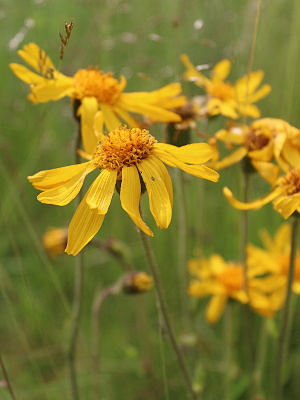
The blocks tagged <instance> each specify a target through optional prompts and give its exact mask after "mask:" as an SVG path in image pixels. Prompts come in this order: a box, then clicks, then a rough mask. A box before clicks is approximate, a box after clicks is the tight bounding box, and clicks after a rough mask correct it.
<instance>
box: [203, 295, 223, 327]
mask: <svg viewBox="0 0 300 400" xmlns="http://www.w3.org/2000/svg"><path fill="white" fill-rule="evenodd" d="M226 302H227V295H226V294H225V293H224V294H221V295H215V296H213V297H212V298H211V299H210V302H209V304H208V307H207V309H206V312H205V316H206V319H207V321H208V322H209V323H210V324H214V323H215V322H217V321H218V320H219V319H220V317H221V315H222V313H223V311H224V307H225V304H226Z"/></svg>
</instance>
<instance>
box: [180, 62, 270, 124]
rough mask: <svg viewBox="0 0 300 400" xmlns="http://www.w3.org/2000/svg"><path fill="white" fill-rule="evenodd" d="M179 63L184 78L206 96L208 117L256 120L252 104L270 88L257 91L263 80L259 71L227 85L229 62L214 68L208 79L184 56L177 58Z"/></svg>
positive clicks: (264, 87) (257, 111) (257, 110)
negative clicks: (182, 68) (182, 65)
mask: <svg viewBox="0 0 300 400" xmlns="http://www.w3.org/2000/svg"><path fill="white" fill-rule="evenodd" d="M181 61H182V62H183V64H184V66H185V67H186V71H185V73H184V78H185V79H186V80H189V81H192V82H194V83H195V85H197V86H199V87H200V88H202V89H203V90H204V91H205V92H206V94H207V105H206V108H207V111H206V114H207V115H208V116H214V115H218V114H221V115H224V116H226V117H229V118H232V119H237V118H239V117H240V116H241V115H245V116H248V117H252V118H259V116H260V111H259V109H258V108H257V107H256V106H255V105H254V104H253V103H255V102H257V101H258V100H260V99H262V98H263V97H265V96H267V95H268V94H269V93H270V91H271V86H270V85H263V86H261V87H260V88H259V85H260V84H261V82H262V80H263V77H264V73H263V71H255V72H251V73H250V74H248V75H245V76H243V77H242V78H240V79H239V80H237V81H236V82H235V83H234V84H231V83H230V82H227V81H225V79H226V78H227V76H228V75H229V72H230V70H231V62H230V61H229V60H227V59H224V60H222V61H220V62H219V63H218V64H216V65H215V67H214V68H213V70H212V76H211V79H209V78H207V77H206V76H205V75H203V74H202V73H201V72H199V71H198V70H197V68H196V67H194V65H193V64H192V63H191V61H190V59H189V58H188V56H187V55H186V54H182V55H181Z"/></svg>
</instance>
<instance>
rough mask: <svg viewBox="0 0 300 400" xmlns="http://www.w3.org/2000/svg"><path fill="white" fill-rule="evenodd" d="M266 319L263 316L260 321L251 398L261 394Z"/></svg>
mask: <svg viewBox="0 0 300 400" xmlns="http://www.w3.org/2000/svg"><path fill="white" fill-rule="evenodd" d="M268 323H269V321H268V319H267V318H265V319H264V320H263V321H262V324H261V329H260V335H259V343H258V346H257V347H258V350H257V352H256V354H257V358H256V360H255V366H254V370H253V374H252V385H251V386H252V388H253V389H252V393H253V398H256V397H257V398H260V397H263V396H262V388H261V381H262V376H263V371H264V367H265V361H266V354H267V347H268Z"/></svg>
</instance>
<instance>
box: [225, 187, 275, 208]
mask: <svg viewBox="0 0 300 400" xmlns="http://www.w3.org/2000/svg"><path fill="white" fill-rule="evenodd" d="M223 193H224V195H225V197H226V199H227V200H228V201H229V203H230V204H231V205H232V206H233V207H235V208H237V209H238V210H255V209H258V208H261V207H262V206H264V205H265V204H267V203H270V201H272V200H274V199H275V198H276V197H278V196H279V195H280V194H281V193H282V189H279V188H275V189H273V190H272V191H271V192H270V193H269V194H267V195H266V196H264V197H261V198H260V199H257V200H254V201H251V202H249V203H243V202H241V201H238V200H236V199H235V198H234V197H233V194H232V192H231V191H230V190H229V189H228V188H227V187H224V188H223Z"/></svg>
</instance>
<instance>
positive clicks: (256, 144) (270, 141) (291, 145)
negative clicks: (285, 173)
mask: <svg viewBox="0 0 300 400" xmlns="http://www.w3.org/2000/svg"><path fill="white" fill-rule="evenodd" d="M215 138H216V139H217V140H219V141H222V142H223V143H224V144H225V145H226V146H227V147H228V148H230V149H231V148H232V147H233V146H239V147H238V148H237V149H234V150H233V151H232V153H231V154H230V155H229V156H227V157H225V158H223V159H222V160H218V161H217V162H215V163H213V164H211V165H212V167H213V168H215V169H217V170H219V169H223V168H226V167H228V166H230V165H232V164H234V163H237V162H239V161H241V160H242V159H243V158H244V157H248V158H249V160H250V162H251V164H252V166H253V167H254V168H255V169H256V170H257V171H258V172H259V173H260V174H261V175H262V176H263V177H264V179H265V180H267V181H268V182H269V183H271V184H274V182H275V181H276V179H277V178H278V176H279V173H280V168H279V167H278V166H277V165H274V164H272V163H271V162H272V161H277V163H278V164H279V166H281V168H284V169H285V170H288V168H289V166H291V163H293V164H294V165H296V163H297V162H298V165H300V131H299V129H297V128H295V127H293V126H291V125H290V124H289V123H287V122H286V121H284V120H282V119H277V118H261V119H258V120H256V121H254V122H252V124H250V125H249V126H247V125H245V124H241V123H236V122H230V123H229V127H228V129H221V130H219V131H218V132H217V133H216V134H215ZM297 142H299V145H298V147H297V145H296V144H297Z"/></svg>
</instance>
